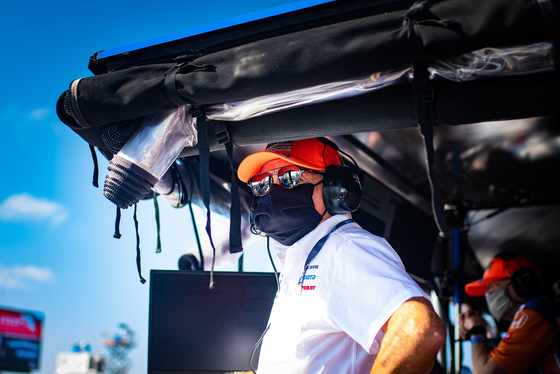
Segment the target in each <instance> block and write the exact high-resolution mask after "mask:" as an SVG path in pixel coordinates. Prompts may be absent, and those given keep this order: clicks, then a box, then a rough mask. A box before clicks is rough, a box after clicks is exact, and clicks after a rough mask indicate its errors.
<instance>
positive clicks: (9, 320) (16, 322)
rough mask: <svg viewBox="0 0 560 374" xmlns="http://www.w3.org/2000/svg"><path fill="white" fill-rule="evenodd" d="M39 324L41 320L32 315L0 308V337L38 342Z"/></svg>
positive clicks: (39, 336) (39, 335) (39, 334)
mask: <svg viewBox="0 0 560 374" xmlns="http://www.w3.org/2000/svg"><path fill="white" fill-rule="evenodd" d="M41 322H42V319H41V318H39V317H38V316H37V315H36V314H34V313H28V312H20V311H15V310H8V309H1V308H0V335H3V336H14V337H16V336H17V337H18V338H23V339H31V340H39V339H40V338H41Z"/></svg>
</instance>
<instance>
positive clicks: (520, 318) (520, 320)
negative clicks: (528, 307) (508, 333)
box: [509, 313, 529, 329]
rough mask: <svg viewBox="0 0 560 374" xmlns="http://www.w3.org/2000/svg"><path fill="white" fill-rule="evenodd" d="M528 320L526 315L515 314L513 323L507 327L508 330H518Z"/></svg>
mask: <svg viewBox="0 0 560 374" xmlns="http://www.w3.org/2000/svg"><path fill="white" fill-rule="evenodd" d="M528 319H529V315H527V314H526V313H517V315H516V316H515V319H514V320H513V322H512V323H511V325H510V326H509V328H510V329H520V328H522V327H523V326H525V323H527V320H528Z"/></svg>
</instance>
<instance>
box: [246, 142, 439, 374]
mask: <svg viewBox="0 0 560 374" xmlns="http://www.w3.org/2000/svg"><path fill="white" fill-rule="evenodd" d="M338 151H339V149H338V147H337V146H336V145H335V144H334V143H332V142H330V141H329V140H327V139H324V138H318V139H315V138H314V139H305V140H297V141H293V142H292V141H290V142H280V143H271V144H269V145H268V146H267V147H266V149H265V150H264V151H263V152H257V153H254V154H252V155H249V156H247V157H246V158H245V159H244V160H243V161H242V162H241V164H240V165H239V168H238V177H239V179H240V180H242V181H244V182H247V183H248V185H249V187H251V189H252V192H253V195H254V199H255V200H254V204H253V209H252V212H251V221H252V224H253V230H254V231H257V232H262V233H266V235H268V236H269V237H270V238H272V239H275V240H276V241H278V242H279V243H281V244H283V245H285V246H287V248H286V250H285V251H284V252H283V253H282V257H283V261H284V267H283V271H282V276H281V282H280V289H279V292H278V295H277V297H276V300H275V302H274V306H273V308H272V312H271V315H270V319H269V328H268V330H267V332H266V334H265V336H264V341H263V345H262V348H261V354H260V357H259V367H258V373H259V374H266V373H324V374H329V373H331V374H340V373H370V372H371V373H415V374H416V373H429V372H430V371H431V370H432V367H433V365H434V363H435V358H436V355H437V352H438V350H439V349H440V347H441V346H442V345H443V342H444V340H445V334H446V332H445V326H444V324H443V322H442V321H441V320H440V319H439V317H438V316H437V314H436V313H435V312H434V310H433V308H432V305H431V304H430V302H429V301H428V300H427V299H426V296H425V294H424V292H423V291H422V290H421V289H420V288H419V287H418V285H417V284H416V283H415V282H414V281H413V280H412V279H411V278H410V277H409V276H408V274H407V273H406V270H405V268H404V266H403V264H402V262H401V260H400V258H399V256H398V255H397V253H396V252H395V251H394V250H393V248H391V246H390V245H389V244H388V243H387V241H386V240H385V239H383V238H381V237H378V236H375V235H373V234H371V233H369V232H368V231H366V230H364V229H362V228H361V227H360V226H359V225H358V224H357V223H355V222H354V221H353V220H352V219H351V218H352V217H351V214H350V212H351V211H354V210H355V209H357V207H358V205H359V200H360V198H361V186H360V181H359V179H358V177H357V175H356V174H355V173H354V171H353V170H352V169H351V168H350V167H349V166H345V165H341V159H340V156H339V154H338Z"/></svg>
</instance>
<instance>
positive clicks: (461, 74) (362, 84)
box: [206, 42, 555, 121]
mask: <svg viewBox="0 0 560 374" xmlns="http://www.w3.org/2000/svg"><path fill="white" fill-rule="evenodd" d="M554 69H555V68H554V51H553V44H552V43H548V42H541V43H535V44H530V45H526V46H518V47H510V48H483V49H479V50H476V51H473V52H469V53H466V54H463V55H461V56H458V57H454V58H449V59H444V60H436V61H434V62H433V63H431V64H430V65H429V66H428V70H429V73H430V79H437V78H443V79H447V80H451V81H455V82H463V81H469V80H474V79H482V78H488V77H497V76H507V75H522V74H535V73H541V72H547V71H553V70H554ZM412 78H413V70H412V66H409V67H407V68H404V69H401V70H394V71H386V72H380V73H374V74H371V75H370V76H368V77H362V78H358V79H356V80H351V81H342V82H333V83H328V84H322V85H319V86H314V87H308V88H304V89H300V90H294V91H289V92H283V93H278V94H273V95H266V96H261V97H256V98H253V99H249V100H243V101H235V102H230V103H223V104H216V105H212V106H210V107H209V108H208V109H207V112H206V115H207V117H208V119H211V120H221V121H242V120H245V119H249V118H252V117H258V116H261V115H264V114H269V113H274V112H278V111H281V110H285V109H290V108H294V107H298V106H303V105H308V104H313V103H319V102H324V101H330V100H336V99H342V98H346V97H352V96H356V95H361V94H364V93H368V92H371V91H374V90H378V89H381V88H383V87H387V86H390V85H393V84H395V83H396V82H398V81H399V80H401V79H408V80H412Z"/></svg>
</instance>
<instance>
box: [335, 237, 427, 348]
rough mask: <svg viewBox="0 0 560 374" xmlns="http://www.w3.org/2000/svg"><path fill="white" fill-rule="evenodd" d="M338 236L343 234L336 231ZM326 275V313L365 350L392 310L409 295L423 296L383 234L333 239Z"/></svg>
mask: <svg viewBox="0 0 560 374" xmlns="http://www.w3.org/2000/svg"><path fill="white" fill-rule="evenodd" d="M341 234H342V233H341ZM333 239H334V240H333V242H332V243H331V244H334V246H335V249H334V250H333V251H332V253H331V254H332V256H334V258H333V259H332V261H327V262H330V263H336V266H334V267H333V268H329V272H332V274H331V275H330V276H329V277H328V279H329V280H330V284H329V285H328V293H329V295H328V297H327V300H328V301H327V302H328V308H329V315H330V316H331V317H332V318H333V319H334V320H335V321H336V323H337V324H338V325H339V326H340V328H341V329H342V330H343V331H345V332H346V333H347V334H348V335H349V336H350V337H352V339H354V340H355V341H357V342H358V343H359V344H360V345H361V346H362V347H363V348H364V349H365V350H366V351H368V353H370V354H376V353H377V351H378V349H379V347H378V344H377V343H376V339H375V338H376V336H377V334H378V333H379V331H380V329H381V327H382V326H383V325H384V324H385V322H387V320H388V319H389V318H390V317H391V315H393V313H394V312H395V311H396V310H397V309H398V308H399V307H400V306H401V305H402V304H403V303H404V302H405V301H407V300H409V299H410V298H412V297H418V296H423V297H425V296H426V295H425V294H424V292H423V291H422V289H421V288H420V287H419V286H418V285H417V284H416V282H415V281H414V280H412V278H410V276H409V275H408V274H407V273H406V270H405V268H404V265H403V264H402V261H401V259H400V257H399V256H398V255H397V253H396V252H395V251H394V249H393V248H392V247H391V246H390V245H389V243H387V241H386V240H385V239H383V238H380V237H376V236H373V235H369V233H368V234H362V233H361V232H360V231H355V232H352V231H351V232H350V233H348V232H346V233H344V234H343V235H337V236H336V237H334V238H333Z"/></svg>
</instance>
